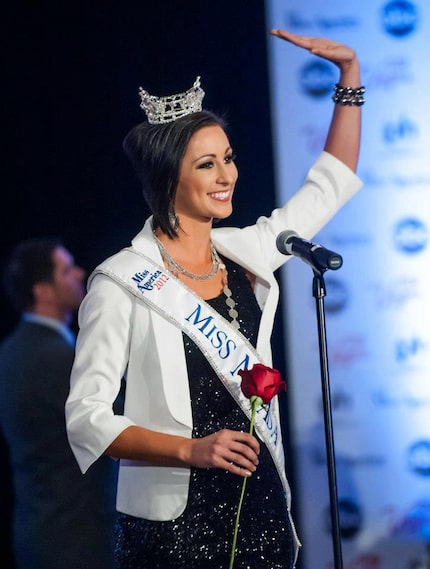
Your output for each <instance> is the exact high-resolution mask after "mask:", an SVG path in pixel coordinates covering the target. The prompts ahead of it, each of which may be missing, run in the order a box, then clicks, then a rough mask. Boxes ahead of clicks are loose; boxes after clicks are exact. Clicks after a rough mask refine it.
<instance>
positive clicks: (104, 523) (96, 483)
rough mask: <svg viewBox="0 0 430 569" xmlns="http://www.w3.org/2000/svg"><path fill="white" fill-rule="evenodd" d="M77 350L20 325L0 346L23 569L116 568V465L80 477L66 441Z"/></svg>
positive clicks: (43, 329)
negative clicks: (66, 409) (66, 408)
mask: <svg viewBox="0 0 430 569" xmlns="http://www.w3.org/2000/svg"><path fill="white" fill-rule="evenodd" d="M73 357H74V347H73V346H71V345H70V344H69V343H68V342H67V341H66V340H65V339H64V338H63V336H62V335H61V334H60V333H59V332H57V331H56V330H54V329H52V328H49V327H47V326H44V325H41V324H37V323H33V322H25V321H22V322H20V324H19V325H18V326H17V328H16V330H15V331H14V332H13V333H12V335H11V336H9V337H8V338H7V339H6V340H4V341H3V343H2V344H1V346H0V429H1V431H2V434H3V436H4V438H5V440H6V443H7V445H8V447H9V454H10V461H11V467H12V476H13V485H14V494H15V496H14V523H13V530H14V551H15V557H16V562H17V567H18V568H19V569H21V568H22V569H23V568H24V567H25V569H51V568H52V569H53V568H55V569H99V568H100V569H109V568H110V567H112V566H113V561H112V559H113V555H112V550H113V522H114V515H115V513H114V495H115V488H116V464H115V462H114V461H113V460H111V459H109V458H107V457H103V458H102V459H100V460H99V461H98V462H97V463H96V464H94V465H93V467H92V468H91V469H90V470H89V471H88V472H87V473H86V474H85V475H82V474H81V472H80V470H79V468H78V465H77V463H76V460H75V458H74V456H73V454H72V451H71V449H70V446H69V444H68V441H67V435H66V427H65V420H64V403H65V401H66V398H67V395H68V392H69V376H70V370H71V367H72V363H73Z"/></svg>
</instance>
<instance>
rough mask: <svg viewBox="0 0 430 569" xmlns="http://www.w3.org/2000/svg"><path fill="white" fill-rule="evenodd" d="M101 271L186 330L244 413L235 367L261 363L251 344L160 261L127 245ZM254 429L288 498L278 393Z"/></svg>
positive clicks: (245, 405) (246, 407)
mask: <svg viewBox="0 0 430 569" xmlns="http://www.w3.org/2000/svg"><path fill="white" fill-rule="evenodd" d="M97 273H103V274H105V275H107V276H108V277H110V278H112V279H113V280H115V281H116V282H118V283H119V284H121V285H122V286H123V287H125V288H126V289H127V290H128V291H129V292H131V293H132V294H133V295H135V296H136V297H137V298H139V299H140V300H142V301H143V302H145V303H146V304H147V305H148V306H150V307H151V308H152V309H153V310H155V311H156V312H158V313H159V314H161V315H162V316H163V317H164V318H166V319H167V320H169V321H170V322H172V323H173V324H174V325H175V326H177V327H178V328H179V329H180V330H182V331H183V332H185V333H186V334H187V335H188V336H189V337H190V338H191V339H192V340H193V341H194V342H195V343H196V344H197V346H198V347H199V349H200V350H201V352H202V353H203V354H204V356H205V357H206V359H207V360H208V362H209V363H210V364H211V366H212V368H213V369H214V371H215V372H216V373H217V375H218V377H219V378H220V379H221V381H222V382H223V384H224V385H225V387H226V388H227V389H228V390H229V392H230V393H231V395H232V396H233V397H234V399H235V400H236V402H237V403H238V405H239V406H240V407H241V409H242V410H243V412H244V413H245V414H246V415H247V417H248V418H251V405H250V402H249V399H248V398H247V397H245V396H244V394H243V393H242V390H241V388H240V384H241V378H240V376H239V375H238V373H237V372H238V371H239V370H241V369H245V368H247V369H251V368H252V366H253V365H254V364H255V363H258V362H261V363H264V362H262V359H261V357H260V356H259V355H258V354H257V352H256V350H255V349H254V347H253V346H252V345H251V344H250V343H249V341H248V340H247V339H246V338H245V337H244V336H243V335H242V334H241V333H240V332H239V331H237V330H236V329H234V328H233V327H232V326H230V323H229V322H228V321H227V320H226V319H225V318H223V317H222V316H221V315H220V314H218V312H216V311H215V310H213V309H212V308H211V306H209V304H207V303H206V302H205V301H204V300H202V299H201V298H200V297H199V296H197V295H196V294H195V293H194V292H193V291H192V290H191V289H190V288H188V287H187V286H186V285H184V284H183V283H182V282H181V281H180V280H179V279H177V278H176V277H175V276H174V275H173V274H172V273H170V272H169V271H168V270H167V269H165V268H164V267H163V266H161V265H158V264H157V263H156V262H155V261H153V260H152V259H150V258H148V257H146V256H145V255H143V254H142V253H140V252H139V251H136V250H135V249H133V248H131V247H129V248H126V249H123V250H122V251H121V253H120V254H119V255H117V256H115V262H114V263H112V264H110V263H109V260H108V261H107V262H106V263H104V264H103V265H102V266H101V267H98V268H97V269H96V270H95V271H94V272H93V274H92V275H91V277H90V281H91V279H92V278H93V277H94V275H95V274H97ZM255 429H256V431H257V432H258V434H259V436H260V438H261V439H262V440H264V442H265V443H266V445H267V447H268V449H269V451H270V453H271V455H272V457H273V460H274V462H275V465H276V468H277V470H278V473H279V476H280V478H281V480H282V483H283V485H284V488H285V490H286V492H287V495H288V499H289V494H290V490H289V486H288V482H287V479H286V476H285V469H284V452H283V446H282V435H281V427H280V418H279V406H278V400H277V398H274V399H272V401H271V402H270V404H268V405H265V406H264V407H260V408H259V409H258V410H257V413H256V417H255Z"/></svg>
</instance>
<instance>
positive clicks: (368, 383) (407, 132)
mask: <svg viewBox="0 0 430 569" xmlns="http://www.w3.org/2000/svg"><path fill="white" fill-rule="evenodd" d="M267 23H268V26H269V28H272V27H274V28H286V29H288V30H290V31H293V32H295V33H300V34H303V35H314V36H316V35H317V36H326V37H330V38H332V39H336V40H338V41H341V42H344V43H347V44H349V45H351V46H352V47H354V49H355V50H356V51H357V53H358V55H359V57H360V60H361V63H362V79H363V81H362V82H363V84H364V85H365V86H366V89H367V93H366V99H367V100H366V103H365V105H364V107H363V113H364V117H363V137H362V152H361V158H360V164H359V171H358V173H359V176H360V177H361V178H362V180H363V181H364V188H363V189H362V190H361V192H360V193H359V194H358V195H357V196H356V197H355V198H354V199H353V200H352V201H351V202H350V203H349V204H348V205H347V206H346V207H345V208H344V209H343V210H342V211H341V212H340V213H339V214H338V215H337V216H336V218H335V219H334V220H333V221H331V222H330V224H329V225H328V226H327V227H326V228H325V229H324V230H323V231H322V232H321V233H320V234H319V235H317V236H316V237H315V239H313V241H315V242H318V243H321V244H323V245H324V246H326V247H328V248H329V249H332V250H334V251H336V252H337V253H339V254H341V255H342V257H343V260H344V264H343V266H342V268H341V269H340V270H338V271H328V272H327V273H325V277H324V278H325V283H326V286H327V297H326V299H325V309H326V317H327V336H328V351H329V366H330V384H331V397H332V409H333V421H334V433H335V447H336V464H337V478H338V497H339V513H340V521H341V527H342V536H343V540H342V549H343V560H344V567H345V569H424V568H426V569H428V568H430V556H429V555H428V553H426V550H427V545H426V544H427V543H429V544H430V251H429V242H428V241H429V240H428V238H429V227H430V61H429V60H430V2H428V0H421V1H419V0H416V1H408V0H391V1H378V0H361V1H360V2H344V1H341V0H324V1H323V0H300V1H299V0H290V1H288V0H267ZM268 41H269V54H270V69H271V86H272V87H271V88H272V114H273V129H274V135H275V140H274V147H275V149H276V153H277V154H276V162H277V188H278V194H279V203H283V202H284V201H285V198H286V197H287V196H289V195H291V194H292V193H294V191H295V190H296V189H297V188H298V187H299V186H300V185H301V183H302V181H303V177H304V175H305V173H306V171H307V169H308V168H309V166H310V165H311V164H312V161H313V160H314V158H315V157H316V156H317V155H318V153H319V152H320V150H321V148H322V145H323V143H324V138H325V133H326V130H327V126H328V122H329V119H330V116H331V112H332V107H333V103H332V101H331V94H332V87H333V84H334V83H335V82H336V80H337V78H338V73H337V69H336V68H335V67H334V66H333V65H332V64H330V63H326V62H323V61H322V60H321V59H318V58H316V57H314V56H311V55H310V54H309V53H307V52H304V51H302V50H299V49H298V48H295V47H294V46H290V45H288V44H286V43H285V42H281V41H279V40H277V39H276V38H271V37H269V40H268ZM286 229H287V228H286ZM312 277H313V274H312V271H311V269H310V268H309V267H308V266H307V265H306V264H305V263H303V262H301V261H300V260H299V259H293V260H291V262H289V263H287V266H286V268H285V273H284V278H283V281H284V291H283V301H284V305H285V311H286V313H285V321H286V327H287V329H286V338H287V340H286V343H287V346H286V352H287V358H288V363H289V378H287V379H288V386H289V387H288V390H289V394H290V409H289V413H290V417H291V425H292V435H293V445H294V449H295V453H294V461H295V464H296V470H297V479H298V488H296V496H295V497H294V498H295V500H296V501H297V503H298V505H299V512H300V516H299V520H298V522H299V524H298V525H299V530H300V534H301V538H302V542H303V545H304V547H303V550H302V553H301V567H304V568H306V569H329V568H330V567H332V566H333V557H332V538H331V534H330V530H329V523H330V515H329V514H330V506H329V495H328V482H327V468H326V463H325V443H324V425H323V416H322V407H321V375H320V367H319V353H318V338H317V324H316V309H315V299H314V298H313V296H312Z"/></svg>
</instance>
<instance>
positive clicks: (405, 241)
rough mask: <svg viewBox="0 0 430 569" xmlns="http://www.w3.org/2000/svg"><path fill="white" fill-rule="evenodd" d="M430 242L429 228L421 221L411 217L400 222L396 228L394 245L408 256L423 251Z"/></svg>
mask: <svg viewBox="0 0 430 569" xmlns="http://www.w3.org/2000/svg"><path fill="white" fill-rule="evenodd" d="M427 240H428V233H427V228H426V226H425V225H424V223H423V222H422V221H420V220H419V219H416V218H413V217H409V218H406V219H402V220H401V221H399V222H398V223H397V224H396V226H395V227H394V244H395V246H396V248H397V249H398V250H399V251H401V252H402V253H406V254H407V255H414V254H415V253H419V252H420V251H422V250H423V249H424V248H425V247H426V245H427Z"/></svg>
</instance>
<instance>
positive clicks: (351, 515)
mask: <svg viewBox="0 0 430 569" xmlns="http://www.w3.org/2000/svg"><path fill="white" fill-rule="evenodd" d="M338 509H339V525H340V533H341V536H342V537H343V538H344V539H348V538H352V537H354V536H356V535H357V533H358V532H359V531H360V529H361V527H362V525H363V514H362V511H361V508H360V506H359V505H358V504H357V503H356V502H355V501H354V500H351V499H347V498H343V499H341V500H339V503H338ZM325 518H326V522H325V526H326V530H327V531H328V532H329V533H330V532H331V531H332V527H331V525H332V524H331V516H330V509H329V508H327V509H326V511H325Z"/></svg>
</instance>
